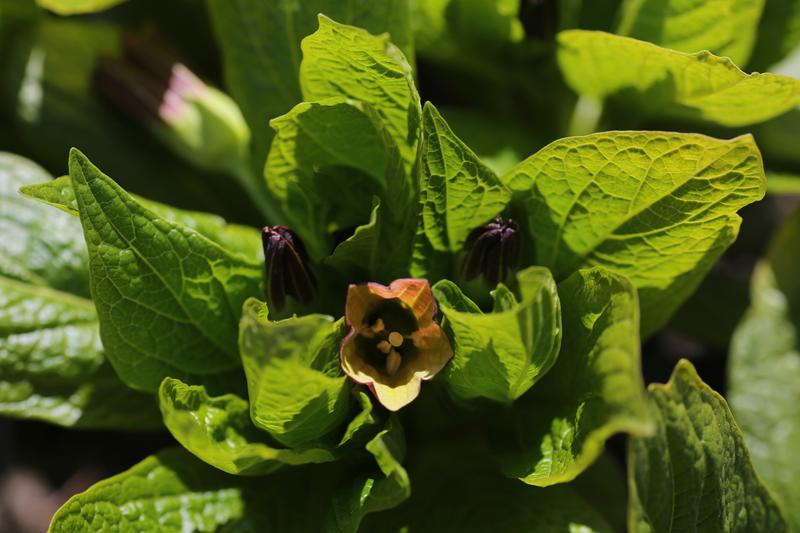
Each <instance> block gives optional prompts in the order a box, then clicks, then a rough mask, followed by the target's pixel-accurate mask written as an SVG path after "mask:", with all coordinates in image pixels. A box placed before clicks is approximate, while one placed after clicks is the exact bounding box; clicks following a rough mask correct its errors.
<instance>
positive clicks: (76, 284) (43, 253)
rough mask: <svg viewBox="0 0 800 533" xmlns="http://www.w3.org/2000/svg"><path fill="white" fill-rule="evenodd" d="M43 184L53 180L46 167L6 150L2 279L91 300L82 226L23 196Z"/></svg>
mask: <svg viewBox="0 0 800 533" xmlns="http://www.w3.org/2000/svg"><path fill="white" fill-rule="evenodd" d="M42 180H50V175H49V174H47V172H46V171H45V170H44V169H42V168H41V167H39V166H38V165H36V164H35V163H33V162H32V161H29V160H27V159H24V158H22V157H19V156H16V155H13V154H9V153H6V152H0V235H2V238H0V276H6V277H9V278H13V279H18V280H21V281H25V282H27V283H31V284H34V285H39V286H49V287H53V288H55V289H59V290H63V291H66V292H71V293H74V294H77V295H80V296H88V295H89V269H88V263H89V260H88V256H87V254H86V245H85V244H84V243H83V235H82V234H81V231H80V223H79V222H78V221H77V220H74V219H72V218H71V217H69V216H67V215H65V214H63V213H59V212H57V211H54V210H52V209H48V208H47V207H45V206H42V205H39V204H37V203H35V202H31V201H30V200H27V199H25V198H22V197H21V196H20V195H19V193H18V192H17V189H18V188H19V187H20V186H25V185H30V184H32V183H36V182H39V181H42ZM49 183H51V182H48V184H49Z"/></svg>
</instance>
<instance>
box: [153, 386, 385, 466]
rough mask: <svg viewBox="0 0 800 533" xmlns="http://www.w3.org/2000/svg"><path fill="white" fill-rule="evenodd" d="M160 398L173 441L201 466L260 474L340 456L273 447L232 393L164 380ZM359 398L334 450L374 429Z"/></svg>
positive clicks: (306, 448)
mask: <svg viewBox="0 0 800 533" xmlns="http://www.w3.org/2000/svg"><path fill="white" fill-rule="evenodd" d="M159 398H160V404H161V413H162V415H163V417H164V425H166V426H167V429H169V431H170V432H171V433H172V435H173V436H174V437H175V439H176V440H177V441H178V442H180V443H181V444H182V445H183V446H184V447H185V448H186V449H187V450H189V451H190V452H192V453H193V454H194V455H196V456H197V457H199V458H200V459H202V460H203V461H204V462H206V463H208V464H210V465H212V466H215V467H216V468H219V469H220V470H223V471H225V472H228V473H230V474H240V475H263V474H269V473H271V472H273V471H275V470H277V469H279V468H281V467H282V466H285V465H301V464H306V463H324V462H328V461H334V460H336V459H338V458H339V457H340V456H341V450H340V449H337V447H334V446H329V447H323V446H304V447H299V448H281V447H279V446H276V445H275V444H274V443H273V442H271V440H270V439H268V438H267V434H266V433H264V432H263V431H261V430H259V429H258V428H256V427H255V426H254V425H253V422H252V421H251V420H250V407H249V405H248V404H247V401H246V400H243V399H242V398H240V397H238V396H236V395H235V394H225V395H223V396H215V397H211V396H209V395H208V394H207V393H206V391H205V388H204V387H202V386H197V385H186V384H185V383H183V382H181V381H180V380H177V379H172V378H166V379H165V380H164V382H163V383H162V384H161V389H160V392H159ZM359 399H360V402H361V407H362V411H361V413H359V414H358V415H357V416H356V417H355V418H354V419H353V421H352V422H351V423H350V425H349V426H348V428H347V431H346V432H345V434H344V437H343V438H342V440H341V441H340V442H339V443H338V448H342V447H344V446H345V445H347V444H349V443H350V442H352V441H354V440H356V441H358V440H359V439H361V438H362V435H363V434H364V433H365V432H366V431H368V430H369V429H370V427H371V426H374V425H375V424H376V420H375V417H374V416H373V414H372V404H371V403H370V400H369V398H368V397H367V396H366V394H365V393H362V394H361V396H360V398H359ZM373 433H374V431H373ZM362 442H363V441H362ZM334 444H335V443H334Z"/></svg>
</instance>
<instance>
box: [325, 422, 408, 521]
mask: <svg viewBox="0 0 800 533" xmlns="http://www.w3.org/2000/svg"><path fill="white" fill-rule="evenodd" d="M366 448H367V451H368V452H369V453H370V454H372V456H373V457H374V458H375V462H376V463H377V465H378V468H379V469H380V472H381V475H367V476H363V477H360V478H358V479H357V480H356V481H355V482H352V483H350V484H348V485H347V486H345V487H342V488H339V489H337V490H336V492H335V495H334V497H333V500H332V501H331V508H330V511H329V512H328V518H327V523H326V531H330V532H336V533H343V532H352V533H356V532H357V531H358V530H359V525H360V524H361V521H362V520H363V518H364V517H365V516H366V515H368V514H370V513H375V512H379V511H384V510H386V509H391V508H393V507H396V506H397V505H399V504H400V503H402V502H403V501H405V500H407V499H408V497H409V496H410V495H411V483H410V481H409V479H408V473H406V470H405V468H403V466H402V464H401V463H402V460H403V456H404V455H405V437H404V434H403V427H402V426H401V425H400V422H399V420H398V419H397V418H396V417H394V416H393V417H392V418H390V419H389V422H388V423H387V425H386V429H384V430H383V431H381V432H380V433H378V434H377V435H376V436H375V437H374V438H373V439H372V440H370V441H369V442H368V443H367V445H366Z"/></svg>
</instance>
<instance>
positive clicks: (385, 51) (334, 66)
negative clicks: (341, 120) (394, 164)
mask: <svg viewBox="0 0 800 533" xmlns="http://www.w3.org/2000/svg"><path fill="white" fill-rule="evenodd" d="M302 50H303V61H302V62H301V63H300V87H301V88H302V90H303V98H304V99H305V100H307V101H312V100H323V99H325V98H331V97H337V96H338V97H346V98H352V99H355V100H359V101H361V102H366V103H368V104H369V105H370V106H371V107H372V108H374V109H375V110H376V112H377V113H378V115H379V116H380V118H381V119H382V120H383V122H384V123H385V124H386V129H387V130H388V131H389V132H390V134H391V136H392V138H393V139H394V141H395V144H397V147H398V149H399V150H400V154H401V156H402V157H403V160H404V161H405V162H406V170H410V169H411V166H412V165H413V164H414V161H415V160H416V156H417V141H418V140H419V115H420V104H419V94H417V89H416V87H415V86H414V79H413V77H412V74H411V66H410V65H409V64H408V61H407V60H406V58H405V56H403V53H402V52H401V51H400V49H399V48H398V47H397V46H395V45H394V44H392V43H391V42H390V41H389V38H388V36H387V35H379V36H375V35H371V34H370V33H369V32H367V31H366V30H363V29H361V28H357V27H354V26H347V25H344V24H339V23H338V22H334V21H333V20H331V19H329V18H328V17H325V16H323V15H320V17H319V29H318V30H317V31H315V32H314V33H312V34H311V35H309V36H308V37H306V38H305V39H303V42H302Z"/></svg>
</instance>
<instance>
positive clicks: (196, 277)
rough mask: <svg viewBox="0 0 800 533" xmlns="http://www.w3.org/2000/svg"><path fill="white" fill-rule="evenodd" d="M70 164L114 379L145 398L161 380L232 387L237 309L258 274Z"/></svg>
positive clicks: (86, 166) (91, 170)
mask: <svg viewBox="0 0 800 533" xmlns="http://www.w3.org/2000/svg"><path fill="white" fill-rule="evenodd" d="M69 166H70V177H71V178H72V186H73V188H74V190H75V197H76V198H77V201H78V209H79V211H80V216H81V223H82V224H83V229H84V235H85V237H86V242H87V244H88V246H89V257H90V271H91V280H92V295H93V297H94V302H95V306H96V307H97V312H98V317H99V320H100V335H101V338H102V340H103V346H104V347H105V349H106V355H107V357H108V359H109V361H111V364H112V365H113V366H114V369H115V370H116V371H117V374H119V376H120V378H121V379H122V380H123V381H124V382H125V383H127V384H128V385H129V386H131V387H133V388H136V389H141V390H145V391H150V392H155V391H156V390H158V386H159V385H160V384H161V381H162V380H163V378H164V377H167V376H170V377H177V378H179V379H181V380H183V381H186V382H189V383H192V382H195V383H197V382H199V383H201V384H205V385H207V386H209V385H210V386H213V387H215V388H219V389H224V390H231V388H232V387H233V390H236V388H238V383H239V380H240V376H241V369H240V366H241V362H240V360H239V353H238V349H237V335H238V321H239V314H240V309H241V305H242V303H243V302H244V300H245V299H246V298H247V297H248V296H253V295H255V294H258V293H259V283H260V281H261V278H262V276H263V273H262V269H261V268H259V266H258V265H257V264H255V263H251V262H247V261H244V260H243V259H241V258H239V257H238V256H233V255H231V254H229V253H228V252H226V251H225V250H223V249H222V248H220V247H219V245H217V244H215V243H213V242H211V241H210V240H208V239H206V238H205V237H203V236H202V235H200V234H199V233H197V232H195V231H192V230H190V229H188V228H186V227H184V226H181V225H179V224H176V223H174V222H169V221H167V220H165V219H163V218H160V217H159V216H157V215H155V214H154V213H153V212H151V211H149V210H148V209H146V208H144V207H142V206H141V205H139V204H138V203H137V202H136V201H135V200H133V199H132V198H131V197H130V196H129V195H128V194H127V193H125V191H123V190H122V189H121V188H120V187H119V186H118V185H117V184H116V183H114V182H113V181H112V180H111V178H109V177H108V176H106V175H105V174H103V173H102V172H100V171H99V170H98V169H97V167H95V166H94V165H92V163H90V162H89V160H88V159H87V158H86V157H85V156H84V155H83V154H81V153H80V152H79V151H77V150H73V151H72V152H71V153H70V165H69Z"/></svg>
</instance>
